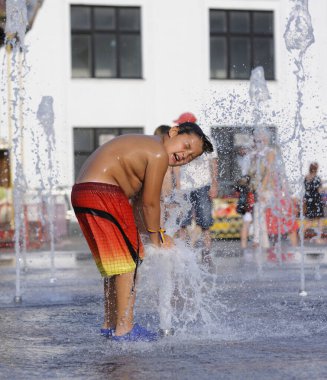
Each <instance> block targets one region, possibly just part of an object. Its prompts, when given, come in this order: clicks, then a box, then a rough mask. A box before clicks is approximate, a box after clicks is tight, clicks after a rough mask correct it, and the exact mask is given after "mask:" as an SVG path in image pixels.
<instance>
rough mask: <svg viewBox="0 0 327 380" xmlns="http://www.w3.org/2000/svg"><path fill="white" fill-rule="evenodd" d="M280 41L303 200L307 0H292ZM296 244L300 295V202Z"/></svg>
mask: <svg viewBox="0 0 327 380" xmlns="http://www.w3.org/2000/svg"><path fill="white" fill-rule="evenodd" d="M284 40H285V45H286V48H287V50H288V51H289V52H290V54H291V56H292V58H293V63H294V64H295V67H296V70H295V71H294V74H295V77H296V87H297V100H296V113H295V117H294V130H293V135H292V137H291V139H292V140H293V139H294V140H295V141H297V145H298V146H297V147H298V157H299V160H298V162H299V172H298V186H299V190H300V199H301V200H302V199H303V195H304V187H303V177H304V170H303V163H302V159H301V158H302V156H303V142H304V141H303V135H304V132H305V128H304V125H303V122H302V107H303V99H302V98H303V86H304V83H305V71H304V67H303V59H304V56H305V53H306V51H307V49H308V48H309V47H310V46H311V45H312V44H313V43H314V41H315V39H314V34H313V27H312V23H311V16H310V13H309V10H308V0H296V1H295V4H294V7H293V10H292V11H291V13H290V15H289V19H288V22H287V25H286V30H285V33H284ZM300 218H301V226H300V242H301V243H300V245H301V289H300V295H302V296H305V295H307V292H306V290H305V273H304V249H303V247H304V233H303V220H304V217H303V204H302V202H300Z"/></svg>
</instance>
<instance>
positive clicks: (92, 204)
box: [71, 182, 144, 277]
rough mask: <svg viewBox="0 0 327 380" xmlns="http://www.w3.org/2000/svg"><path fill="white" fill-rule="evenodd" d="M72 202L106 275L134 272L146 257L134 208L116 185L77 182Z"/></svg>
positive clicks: (93, 253) (99, 266)
mask: <svg viewBox="0 0 327 380" xmlns="http://www.w3.org/2000/svg"><path fill="white" fill-rule="evenodd" d="M71 200H72V205H73V208H74V211H75V214H76V217H77V220H78V222H79V225H80V227H81V230H82V232H83V234H84V236H85V239H86V241H87V243H88V245H89V247H90V250H91V252H92V255H93V258H94V260H95V263H96V265H97V267H98V269H99V271H100V273H101V275H102V276H103V277H109V276H113V275H117V274H123V273H129V272H133V271H134V270H135V269H136V267H137V264H139V263H140V262H141V260H142V259H143V257H144V249H143V245H142V242H141V240H140V236H139V232H138V230H137V227H136V224H135V220H134V215H133V210H132V207H131V205H130V203H129V201H128V198H127V197H126V195H125V194H124V192H123V190H122V189H121V188H120V187H119V186H116V185H111V184H106V183H98V182H85V183H79V184H75V185H74V186H73V189H72V194H71Z"/></svg>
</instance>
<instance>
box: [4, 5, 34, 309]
mask: <svg viewBox="0 0 327 380" xmlns="http://www.w3.org/2000/svg"><path fill="white" fill-rule="evenodd" d="M27 24H28V21H27V8H26V2H25V1H23V0H7V1H6V27H5V33H6V41H5V44H6V54H7V91H8V96H7V102H8V126H9V143H10V158H11V163H12V171H11V172H13V173H14V174H11V176H13V175H14V178H15V179H14V181H13V180H12V179H11V186H12V187H13V203H14V216H13V221H14V230H15V256H16V294H15V298H14V300H15V302H21V300H22V297H21V289H20V264H21V244H22V242H23V241H24V236H25V233H26V231H25V217H24V210H23V200H24V193H25V189H26V179H25V176H24V141H23V139H24V128H23V127H24V121H23V100H24V96H23V94H22V93H23V85H22V78H23V73H22V62H23V56H25V51H26V49H25V44H24V40H25V33H26V28H27ZM23 248H24V256H23V257H24V258H25V259H24V262H26V247H25V245H23Z"/></svg>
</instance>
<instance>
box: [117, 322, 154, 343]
mask: <svg viewBox="0 0 327 380" xmlns="http://www.w3.org/2000/svg"><path fill="white" fill-rule="evenodd" d="M111 339H112V340H114V341H115V342H153V341H155V340H157V339H158V334H157V333H155V332H152V331H149V330H147V329H145V328H144V327H142V326H140V325H138V324H137V323H135V325H134V326H133V328H132V330H131V331H130V332H129V333H127V334H124V335H121V336H116V335H112V337H111Z"/></svg>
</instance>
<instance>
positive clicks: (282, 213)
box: [266, 199, 299, 235]
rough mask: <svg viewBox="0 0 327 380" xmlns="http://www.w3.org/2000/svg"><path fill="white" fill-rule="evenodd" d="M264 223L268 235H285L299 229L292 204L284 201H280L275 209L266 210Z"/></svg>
mask: <svg viewBox="0 0 327 380" xmlns="http://www.w3.org/2000/svg"><path fill="white" fill-rule="evenodd" d="M266 223H267V230H268V235H278V234H279V233H280V234H286V233H288V232H291V231H296V230H298V229H299V224H298V222H297V221H296V219H295V210H294V207H293V205H292V202H289V201H287V200H285V199H281V201H280V204H279V206H278V207H276V208H275V209H271V208H267V210H266Z"/></svg>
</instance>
